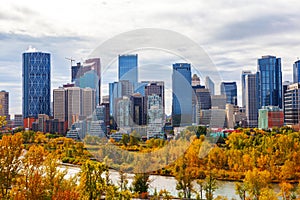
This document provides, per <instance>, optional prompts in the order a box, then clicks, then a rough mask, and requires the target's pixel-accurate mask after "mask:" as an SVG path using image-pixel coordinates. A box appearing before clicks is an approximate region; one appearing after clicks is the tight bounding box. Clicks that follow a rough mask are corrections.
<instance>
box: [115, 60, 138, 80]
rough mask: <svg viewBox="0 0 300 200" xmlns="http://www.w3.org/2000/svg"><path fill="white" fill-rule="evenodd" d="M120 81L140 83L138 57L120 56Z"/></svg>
mask: <svg viewBox="0 0 300 200" xmlns="http://www.w3.org/2000/svg"><path fill="white" fill-rule="evenodd" d="M119 80H129V81H131V82H132V83H137V82H138V55H137V54H134V55H119Z"/></svg>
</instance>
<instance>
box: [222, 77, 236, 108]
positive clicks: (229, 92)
mask: <svg viewBox="0 0 300 200" xmlns="http://www.w3.org/2000/svg"><path fill="white" fill-rule="evenodd" d="M221 94H222V95H226V103H228V104H232V105H237V86H236V82H222V83H221Z"/></svg>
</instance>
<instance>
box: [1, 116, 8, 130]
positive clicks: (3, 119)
mask: <svg viewBox="0 0 300 200" xmlns="http://www.w3.org/2000/svg"><path fill="white" fill-rule="evenodd" d="M6 123H7V121H6V116H0V129H1V128H2V127H3V126H5V125H6Z"/></svg>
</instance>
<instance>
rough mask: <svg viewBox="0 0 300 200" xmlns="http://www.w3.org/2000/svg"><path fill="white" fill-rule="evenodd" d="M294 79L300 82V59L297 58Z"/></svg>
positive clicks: (295, 81) (294, 66)
mask: <svg viewBox="0 0 300 200" xmlns="http://www.w3.org/2000/svg"><path fill="white" fill-rule="evenodd" d="M293 81H294V83H300V60H297V61H296V62H295V63H294V65H293Z"/></svg>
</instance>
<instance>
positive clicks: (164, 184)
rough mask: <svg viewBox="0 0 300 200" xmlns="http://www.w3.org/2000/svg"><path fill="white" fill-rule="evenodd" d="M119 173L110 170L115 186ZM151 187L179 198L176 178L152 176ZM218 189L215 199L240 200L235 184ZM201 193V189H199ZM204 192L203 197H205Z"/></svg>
mask: <svg viewBox="0 0 300 200" xmlns="http://www.w3.org/2000/svg"><path fill="white" fill-rule="evenodd" d="M61 168H62V169H65V167H64V166H62V167H61ZM79 171H80V168H78V167H68V173H67V175H66V178H68V177H71V176H76V174H77V173H78V172H79ZM133 176H134V175H133V174H127V179H128V186H130V185H131V183H132V180H133ZM119 177H120V176H119V172H117V171H115V170H110V179H111V180H112V182H113V183H114V184H116V185H117V184H118V181H119ZM150 180H151V182H150V187H149V192H150V194H153V192H154V190H155V189H156V191H157V192H159V191H160V190H162V189H166V190H167V191H169V192H170V193H171V195H172V196H175V197H177V196H178V190H176V180H175V178H174V177H166V176H159V175H151V176H150ZM217 183H218V189H217V190H216V191H215V193H214V197H217V196H218V195H222V196H226V197H227V198H228V199H232V198H234V199H239V197H238V195H236V194H235V190H234V188H235V183H234V182H228V181H218V182H217ZM197 186H198V185H196V184H195V189H197ZM273 188H274V190H275V192H279V186H278V185H277V184H273ZM198 191H199V189H198ZM204 195H205V194H204V192H203V197H204Z"/></svg>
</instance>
